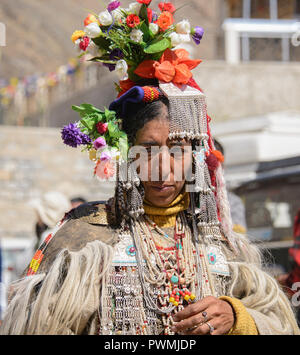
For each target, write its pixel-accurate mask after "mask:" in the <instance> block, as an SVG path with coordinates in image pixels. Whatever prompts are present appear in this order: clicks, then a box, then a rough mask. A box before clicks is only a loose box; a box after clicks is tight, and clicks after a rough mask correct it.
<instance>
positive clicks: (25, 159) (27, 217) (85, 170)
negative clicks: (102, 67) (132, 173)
mask: <svg viewBox="0 0 300 355" xmlns="http://www.w3.org/2000/svg"><path fill="white" fill-rule="evenodd" d="M0 147H1V150H0V237H24V238H26V237H31V236H32V233H33V228H34V223H35V213H34V211H33V210H32V209H31V208H29V207H28V206H27V203H28V201H29V200H30V199H31V198H34V197H38V196H40V195H41V194H42V193H44V192H46V191H50V190H51V191H52V190H56V191H60V192H63V193H65V194H66V195H67V196H68V197H69V198H72V197H75V196H82V197H84V198H85V199H87V200H89V201H95V200H102V199H107V198H108V197H109V196H111V195H112V193H113V190H112V185H111V183H107V184H106V183H105V184H102V185H100V183H99V181H98V180H97V179H95V178H94V177H93V166H94V165H93V163H92V162H91V161H90V160H89V159H88V157H87V155H86V153H81V152H80V149H73V148H69V147H67V146H65V145H64V144H63V143H62V140H61V137H60V130H59V129H56V128H35V127H34V128H31V127H23V128H22V127H12V126H0Z"/></svg>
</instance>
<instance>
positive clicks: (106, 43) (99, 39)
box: [92, 36, 111, 51]
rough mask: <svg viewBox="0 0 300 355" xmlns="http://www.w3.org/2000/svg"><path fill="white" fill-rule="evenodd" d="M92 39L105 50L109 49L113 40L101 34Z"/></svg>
mask: <svg viewBox="0 0 300 355" xmlns="http://www.w3.org/2000/svg"><path fill="white" fill-rule="evenodd" d="M92 41H93V42H94V43H95V44H96V45H97V46H98V47H99V48H100V49H104V50H105V51H108V50H109V46H110V45H111V42H110V40H109V39H107V38H105V37H103V36H100V37H97V38H93V39H92Z"/></svg>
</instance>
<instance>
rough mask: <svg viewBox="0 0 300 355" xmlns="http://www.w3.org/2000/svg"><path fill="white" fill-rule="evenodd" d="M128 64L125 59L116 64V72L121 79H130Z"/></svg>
mask: <svg viewBox="0 0 300 355" xmlns="http://www.w3.org/2000/svg"><path fill="white" fill-rule="evenodd" d="M127 71H128V65H127V63H126V62H125V60H124V59H121V60H119V61H117V64H116V73H117V75H118V76H119V78H120V80H127V79H128V73H127Z"/></svg>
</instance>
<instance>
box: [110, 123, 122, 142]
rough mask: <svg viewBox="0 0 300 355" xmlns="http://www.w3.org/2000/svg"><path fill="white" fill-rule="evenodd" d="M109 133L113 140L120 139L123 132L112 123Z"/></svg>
mask: <svg viewBox="0 0 300 355" xmlns="http://www.w3.org/2000/svg"><path fill="white" fill-rule="evenodd" d="M107 128H108V132H109V135H110V137H112V138H118V137H120V134H121V131H120V130H119V127H118V126H117V125H115V124H114V123H113V122H112V121H110V122H108V126H107Z"/></svg>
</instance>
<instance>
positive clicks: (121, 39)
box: [62, 0, 204, 180]
mask: <svg viewBox="0 0 300 355" xmlns="http://www.w3.org/2000/svg"><path fill="white" fill-rule="evenodd" d="M150 4H151V0H136V1H135V2H132V3H131V4H129V7H128V8H126V9H125V8H122V7H121V2H120V1H111V2H110V3H109V4H108V6H107V8H106V9H105V10H104V11H102V12H100V13H99V14H98V15H97V14H89V15H88V16H87V17H86V19H85V20H84V29H83V30H79V31H78V30H77V31H75V32H74V33H73V34H72V36H71V39H72V41H73V43H74V44H75V47H76V48H77V50H78V51H79V52H80V56H82V55H89V56H91V58H90V59H88V60H89V61H93V62H97V63H102V64H103V65H104V66H106V67H107V68H108V69H109V70H110V71H114V72H115V73H117V74H118V76H119V78H120V82H119V83H118V84H116V89H117V91H118V99H117V100H116V101H114V102H113V103H112V104H111V105H110V107H109V110H108V109H105V110H104V111H103V110H99V109H98V108H96V107H94V106H92V105H89V104H83V105H80V106H73V107H72V108H73V109H74V110H75V111H77V112H78V113H79V114H80V117H81V120H80V121H79V122H77V123H74V124H73V123H71V124H69V125H68V126H65V127H64V128H63V130H62V138H63V140H64V143H65V144H67V145H69V146H72V147H77V146H82V147H83V151H88V152H89V155H90V158H91V159H92V160H94V161H95V162H96V167H95V170H94V173H95V175H96V176H97V177H98V178H100V179H104V180H105V179H109V178H110V177H112V176H113V175H114V169H113V164H112V163H113V161H114V160H119V159H123V160H126V157H127V151H128V141H127V135H126V133H125V132H123V131H122V130H121V129H120V127H121V124H120V123H121V120H120V119H119V118H120V116H121V117H122V114H125V113H126V106H127V104H128V103H129V102H134V103H137V102H142V101H144V102H151V101H154V100H156V99H158V98H159V97H160V96H162V95H163V93H162V91H161V90H160V89H159V88H158V87H157V86H139V84H138V82H139V81H140V80H141V79H145V78H146V79H157V80H158V81H159V82H164V83H174V84H175V85H178V86H182V85H191V86H194V87H197V85H196V83H195V82H194V80H193V79H192V73H191V70H192V69H194V68H195V67H196V66H197V65H198V64H199V63H200V62H201V60H192V59H190V58H189V53H188V52H187V51H186V50H184V49H175V47H176V46H178V45H179V44H182V43H187V42H190V41H191V40H194V42H195V43H196V44H199V43H200V41H201V39H202V36H203V33H204V30H203V29H202V28H201V27H198V26H197V27H195V28H192V27H191V25H190V22H189V21H188V20H185V19H184V20H182V21H180V22H178V23H175V20H174V15H175V13H176V8H175V6H174V5H173V4H172V3H166V2H161V3H159V5H158V9H157V11H156V10H153V9H151V8H150V6H149V5H150ZM173 49H175V50H173ZM197 88H198V87H197Z"/></svg>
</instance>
